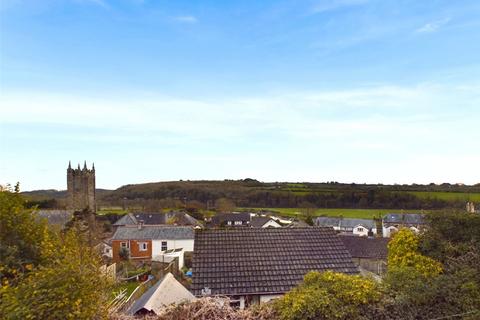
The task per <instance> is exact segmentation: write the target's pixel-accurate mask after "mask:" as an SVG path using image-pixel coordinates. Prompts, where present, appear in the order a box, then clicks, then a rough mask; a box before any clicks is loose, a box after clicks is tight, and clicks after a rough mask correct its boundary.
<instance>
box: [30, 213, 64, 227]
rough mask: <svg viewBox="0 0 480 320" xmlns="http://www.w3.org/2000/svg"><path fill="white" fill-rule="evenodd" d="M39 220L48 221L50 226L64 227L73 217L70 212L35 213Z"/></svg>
mask: <svg viewBox="0 0 480 320" xmlns="http://www.w3.org/2000/svg"><path fill="white" fill-rule="evenodd" d="M35 212H36V214H37V217H38V218H41V219H43V218H45V219H47V222H48V224H51V225H60V226H64V225H65V224H66V223H67V222H68V221H70V219H71V218H72V216H73V213H72V212H71V211H68V210H38V211H35Z"/></svg>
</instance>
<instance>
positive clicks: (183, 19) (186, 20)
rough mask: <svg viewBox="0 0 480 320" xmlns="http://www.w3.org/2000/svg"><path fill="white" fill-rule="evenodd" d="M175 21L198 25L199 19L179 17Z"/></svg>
mask: <svg viewBox="0 0 480 320" xmlns="http://www.w3.org/2000/svg"><path fill="white" fill-rule="evenodd" d="M173 20H175V21H177V22H182V23H197V22H198V19H197V18H195V17H194V16H177V17H174V18H173Z"/></svg>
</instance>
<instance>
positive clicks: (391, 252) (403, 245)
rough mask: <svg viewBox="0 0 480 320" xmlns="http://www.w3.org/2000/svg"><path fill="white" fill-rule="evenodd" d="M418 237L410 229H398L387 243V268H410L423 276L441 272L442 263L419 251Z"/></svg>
mask: <svg viewBox="0 0 480 320" xmlns="http://www.w3.org/2000/svg"><path fill="white" fill-rule="evenodd" d="M419 243H420V238H419V237H418V236H417V235H416V234H415V233H414V232H413V231H412V230H410V229H407V228H403V229H400V230H399V231H398V232H397V233H396V234H395V235H394V236H393V238H392V240H390V242H389V243H388V268H389V269H395V268H412V269H413V270H415V271H417V272H419V273H420V274H422V275H424V276H425V277H429V276H436V275H438V274H439V273H440V272H442V265H441V264H440V263H439V262H437V261H435V260H434V259H432V258H429V257H427V256H424V255H422V254H421V253H420V251H419Z"/></svg>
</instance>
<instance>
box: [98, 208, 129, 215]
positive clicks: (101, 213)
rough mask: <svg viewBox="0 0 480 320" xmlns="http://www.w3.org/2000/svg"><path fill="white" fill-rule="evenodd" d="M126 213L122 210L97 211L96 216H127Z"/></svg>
mask: <svg viewBox="0 0 480 320" xmlns="http://www.w3.org/2000/svg"><path fill="white" fill-rule="evenodd" d="M127 213H128V211H126V210H123V209H103V208H102V209H100V210H97V214H98V215H105V214H127Z"/></svg>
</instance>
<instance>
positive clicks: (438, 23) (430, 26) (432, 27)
mask: <svg viewBox="0 0 480 320" xmlns="http://www.w3.org/2000/svg"><path fill="white" fill-rule="evenodd" d="M450 20H451V19H450V18H443V19H439V20H435V21H431V22H429V23H427V24H425V25H424V26H422V27H421V28H418V29H417V30H416V32H417V33H432V32H435V31H437V30H438V29H440V28H441V27H443V26H444V25H446V24H447V23H449V22H450Z"/></svg>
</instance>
